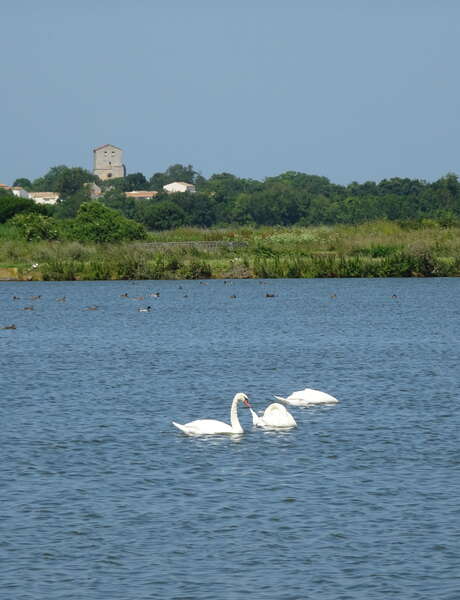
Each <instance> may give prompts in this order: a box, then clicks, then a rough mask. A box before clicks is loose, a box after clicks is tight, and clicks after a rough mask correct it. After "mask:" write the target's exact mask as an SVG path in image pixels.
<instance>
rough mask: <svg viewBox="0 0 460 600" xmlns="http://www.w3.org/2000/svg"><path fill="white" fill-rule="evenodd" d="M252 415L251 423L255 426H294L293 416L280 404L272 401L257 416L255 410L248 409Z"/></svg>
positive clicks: (295, 424)
mask: <svg viewBox="0 0 460 600" xmlns="http://www.w3.org/2000/svg"><path fill="white" fill-rule="evenodd" d="M249 410H250V411H251V415H252V424H253V425H255V426H256V427H264V428H268V429H270V428H272V427H296V426H297V423H296V422H295V419H294V417H293V416H292V415H291V413H290V412H289V411H288V410H287V409H286V407H285V406H283V405H282V404H278V402H273V404H270V405H269V406H267V408H266V409H265V412H264V414H263V415H262V416H261V417H259V416H258V415H257V413H256V412H254V411H253V410H252V408H250V409H249Z"/></svg>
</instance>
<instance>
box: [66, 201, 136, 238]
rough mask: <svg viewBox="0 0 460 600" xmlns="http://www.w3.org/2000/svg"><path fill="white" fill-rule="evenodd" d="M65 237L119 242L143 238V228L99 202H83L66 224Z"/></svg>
mask: <svg viewBox="0 0 460 600" xmlns="http://www.w3.org/2000/svg"><path fill="white" fill-rule="evenodd" d="M66 230H67V237H68V238H69V239H71V240H77V241H81V242H97V243H107V242H121V241H123V240H140V239H145V237H146V235H147V232H146V231H145V228H144V227H143V226H142V225H141V224H140V223H136V222H135V221H131V220H130V219H127V218H126V217H123V215H121V214H120V213H119V212H118V211H117V210H114V209H112V208H108V207H107V206H104V205H103V204H101V203H100V202H84V203H83V204H82V205H81V206H80V208H79V209H78V212H77V216H76V217H75V219H71V220H69V221H68V222H67V224H66Z"/></svg>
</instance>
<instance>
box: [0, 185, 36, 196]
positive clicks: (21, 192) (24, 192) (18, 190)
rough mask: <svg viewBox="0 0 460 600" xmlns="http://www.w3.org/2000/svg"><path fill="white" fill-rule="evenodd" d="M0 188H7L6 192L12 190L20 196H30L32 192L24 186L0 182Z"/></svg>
mask: <svg viewBox="0 0 460 600" xmlns="http://www.w3.org/2000/svg"><path fill="white" fill-rule="evenodd" d="M0 190H5V192H11V193H12V194H14V195H15V196H17V197H18V198H30V194H29V192H28V191H27V190H25V189H24V188H22V187H19V186H14V187H12V186H11V185H5V184H4V183H0Z"/></svg>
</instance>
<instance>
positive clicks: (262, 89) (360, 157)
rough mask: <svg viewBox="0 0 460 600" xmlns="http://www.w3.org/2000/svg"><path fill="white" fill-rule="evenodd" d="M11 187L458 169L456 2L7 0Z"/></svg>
mask: <svg viewBox="0 0 460 600" xmlns="http://www.w3.org/2000/svg"><path fill="white" fill-rule="evenodd" d="M0 23H1V27H0V56H1V60H0V88H1V89H0V92H1V93H0V125H1V127H0V183H6V184H12V183H13V181H14V180H15V179H16V178H18V177H27V178H29V179H35V178H36V177H39V176H41V175H43V174H44V173H46V172H47V171H48V169H49V168H50V167H52V166H56V165H61V164H65V165H68V166H81V167H84V168H87V169H92V149H93V148H96V147H97V146H100V145H103V144H114V145H116V146H119V147H121V148H122V149H123V150H124V161H125V164H126V167H127V172H128V173H134V172H139V171H140V172H142V173H144V174H145V175H146V176H147V177H150V176H151V175H152V174H153V173H155V172H158V171H164V170H165V169H166V168H167V167H168V166H169V165H171V164H174V163H182V164H186V165H188V164H192V165H193V167H194V168H195V169H196V170H197V171H199V172H200V173H202V175H204V176H205V177H209V176H210V175H212V174H213V173H221V172H230V173H233V174H235V175H237V176H239V177H250V178H254V179H264V178H265V177H271V176H274V175H277V174H280V173H282V172H284V171H288V170H293V171H301V172H304V173H309V174H315V175H322V176H326V177H328V178H329V179H330V180H331V181H333V182H335V183H339V184H348V183H350V182H352V181H359V182H363V181H367V180H371V181H380V180H381V179H385V178H390V177H411V178H418V179H424V180H427V181H434V180H436V179H438V178H439V177H442V176H443V175H445V174H446V173H448V172H454V173H460V144H459V140H460V77H459V76H458V60H459V57H460V2H458V0H402V1H401V0H385V1H384V2H382V1H381V0H193V1H192V0H130V1H129V2H127V1H126V0H123V1H120V0H77V1H74V2H70V0H67V1H66V0H40V2H37V1H36V0H14V1H13V0H0Z"/></svg>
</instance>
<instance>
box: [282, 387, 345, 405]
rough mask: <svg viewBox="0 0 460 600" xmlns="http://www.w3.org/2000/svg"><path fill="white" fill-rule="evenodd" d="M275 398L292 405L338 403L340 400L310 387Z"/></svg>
mask: <svg viewBox="0 0 460 600" xmlns="http://www.w3.org/2000/svg"><path fill="white" fill-rule="evenodd" d="M275 398H276V399H277V400H280V401H281V402H284V403H286V404H289V405H290V406H314V405H316V404H337V402H338V400H337V398H334V396H331V395H330V394H326V392H321V391H320V390H312V389H310V388H305V389H304V390H300V391H298V392H293V393H292V394H291V395H290V396H288V397H287V398H283V397H282V396H275Z"/></svg>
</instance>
